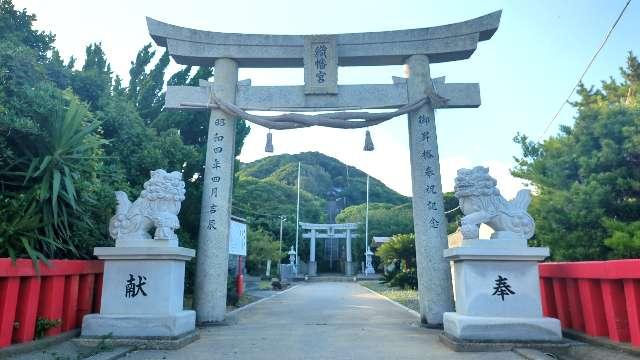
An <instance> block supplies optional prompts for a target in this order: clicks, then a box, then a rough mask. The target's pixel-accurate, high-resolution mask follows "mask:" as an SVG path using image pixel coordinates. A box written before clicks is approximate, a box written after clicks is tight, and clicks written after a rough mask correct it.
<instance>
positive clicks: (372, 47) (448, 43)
mask: <svg viewBox="0 0 640 360" xmlns="http://www.w3.org/2000/svg"><path fill="white" fill-rule="evenodd" d="M501 14H502V11H495V12H493V13H490V14H487V15H484V16H480V17H478V18H475V19H471V20H466V21H462V22H458V23H453V24H447V25H440V26H434V27H426V28H420V29H408V30H394V31H381V32H366V33H348V34H332V35H266V34H237V33H222V32H213V31H204V30H195V29H190V28H185V27H180V26H176V25H171V24H167V23H164V22H161V21H158V20H155V19H152V18H149V17H148V18H147V26H148V28H149V33H150V34H151V37H152V38H153V40H154V41H155V42H156V44H158V45H159V46H162V47H167V48H168V50H169V53H170V54H171V56H172V57H173V58H174V59H175V60H176V62H178V63H179V64H183V65H194V66H213V64H214V62H215V59H217V58H221V57H226V58H232V59H234V60H235V61H236V62H237V63H238V66H239V67H267V68H274V67H302V66H304V62H303V58H304V50H305V49H304V48H305V39H308V38H313V37H316V36H319V37H325V38H334V39H335V42H336V50H337V54H338V65H340V66H372V65H401V64H404V61H405V60H406V58H407V57H408V56H411V55H414V54H424V55H427V56H429V60H430V62H431V63H437V62H446V61H455V60H462V59H466V58H468V57H469V56H471V54H473V52H474V51H475V49H476V47H477V43H478V41H484V40H489V39H490V38H491V37H492V36H493V34H494V33H495V32H496V30H497V29H498V25H499V24H500V17H501Z"/></svg>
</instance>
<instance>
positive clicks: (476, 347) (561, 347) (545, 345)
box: [438, 333, 576, 354]
mask: <svg viewBox="0 0 640 360" xmlns="http://www.w3.org/2000/svg"><path fill="white" fill-rule="evenodd" d="M438 340H440V342H441V343H442V344H443V345H445V346H446V347H448V348H449V349H451V350H453V351H455V352H497V351H514V350H516V349H537V350H541V351H543V352H546V353H552V354H566V353H567V352H569V351H570V350H571V348H572V347H575V346H576V343H575V342H571V341H558V342H555V341H526V342H519V341H479V340H462V339H458V338H455V337H453V336H451V335H449V334H447V333H442V334H440V336H438Z"/></svg>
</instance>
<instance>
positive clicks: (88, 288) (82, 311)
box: [77, 274, 96, 326]
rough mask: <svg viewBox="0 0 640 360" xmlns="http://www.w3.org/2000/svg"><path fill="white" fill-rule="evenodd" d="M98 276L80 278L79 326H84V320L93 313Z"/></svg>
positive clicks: (90, 275) (88, 275)
mask: <svg viewBox="0 0 640 360" xmlns="http://www.w3.org/2000/svg"><path fill="white" fill-rule="evenodd" d="M95 278H96V276H95V275H94V274H86V275H82V276H81V277H80V284H79V288H78V315H77V323H78V326H81V325H82V318H83V317H84V316H85V315H87V314H90V313H91V309H93V287H94V283H95Z"/></svg>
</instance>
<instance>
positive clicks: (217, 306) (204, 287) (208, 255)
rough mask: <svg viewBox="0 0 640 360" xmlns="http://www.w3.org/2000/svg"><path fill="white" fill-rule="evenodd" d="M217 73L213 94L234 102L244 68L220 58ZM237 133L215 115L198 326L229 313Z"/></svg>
mask: <svg viewBox="0 0 640 360" xmlns="http://www.w3.org/2000/svg"><path fill="white" fill-rule="evenodd" d="M214 69H215V80H214V83H213V86H212V89H210V91H213V92H214V94H215V95H216V96H217V97H218V98H221V99H224V100H225V101H229V102H234V101H235V97H236V84H237V83H238V64H237V63H236V62H235V61H234V60H232V59H228V58H219V59H216V61H215V65H214ZM235 131H236V123H235V119H233V118H232V117H231V116H229V115H227V114H226V113H225V112H223V111H222V110H220V109H212V110H211V116H210V118H209V132H208V136H207V155H206V160H205V168H204V185H203V186H202V208H201V209H200V233H199V236H198V256H197V257H196V259H197V268H196V269H197V270H196V281H195V289H194V290H195V291H194V295H195V296H194V300H195V309H196V321H197V322H198V323H199V324H203V323H216V322H220V321H222V320H224V315H225V313H226V310H227V303H226V301H227V274H228V272H227V268H228V266H229V265H228V264H229V224H230V221H231V192H232V189H233V165H234V158H235V156H234V155H235V154H234V153H235Z"/></svg>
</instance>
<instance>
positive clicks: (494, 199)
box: [454, 166, 535, 240]
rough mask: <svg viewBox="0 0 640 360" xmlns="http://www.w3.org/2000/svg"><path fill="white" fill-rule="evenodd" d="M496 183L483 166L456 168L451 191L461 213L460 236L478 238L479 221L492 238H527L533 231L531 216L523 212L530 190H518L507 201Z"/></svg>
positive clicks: (526, 205)
mask: <svg viewBox="0 0 640 360" xmlns="http://www.w3.org/2000/svg"><path fill="white" fill-rule="evenodd" d="M496 184H497V182H496V180H495V179H494V178H492V177H491V176H490V175H489V169H488V168H486V167H482V166H476V167H474V168H473V169H460V170H458V176H456V179H455V188H454V191H455V195H456V197H457V198H458V200H459V201H460V209H461V210H462V213H463V214H464V215H465V216H464V217H463V218H462V220H461V229H460V230H461V232H462V237H463V239H469V240H472V239H478V235H479V230H480V224H483V223H484V224H487V225H488V226H490V227H491V228H492V229H493V230H494V231H495V232H494V233H493V234H492V235H491V238H492V239H505V240H507V239H514V238H518V239H522V240H528V239H530V238H531V237H532V236H533V233H534V230H535V224H534V222H533V218H532V217H531V216H530V215H529V214H528V213H527V208H528V207H529V203H530V202H531V192H530V191H529V190H526V189H522V190H520V191H519V192H518V194H517V195H516V197H515V198H514V199H513V200H511V201H507V200H506V199H505V198H504V197H502V195H500V191H499V190H498V188H496Z"/></svg>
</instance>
